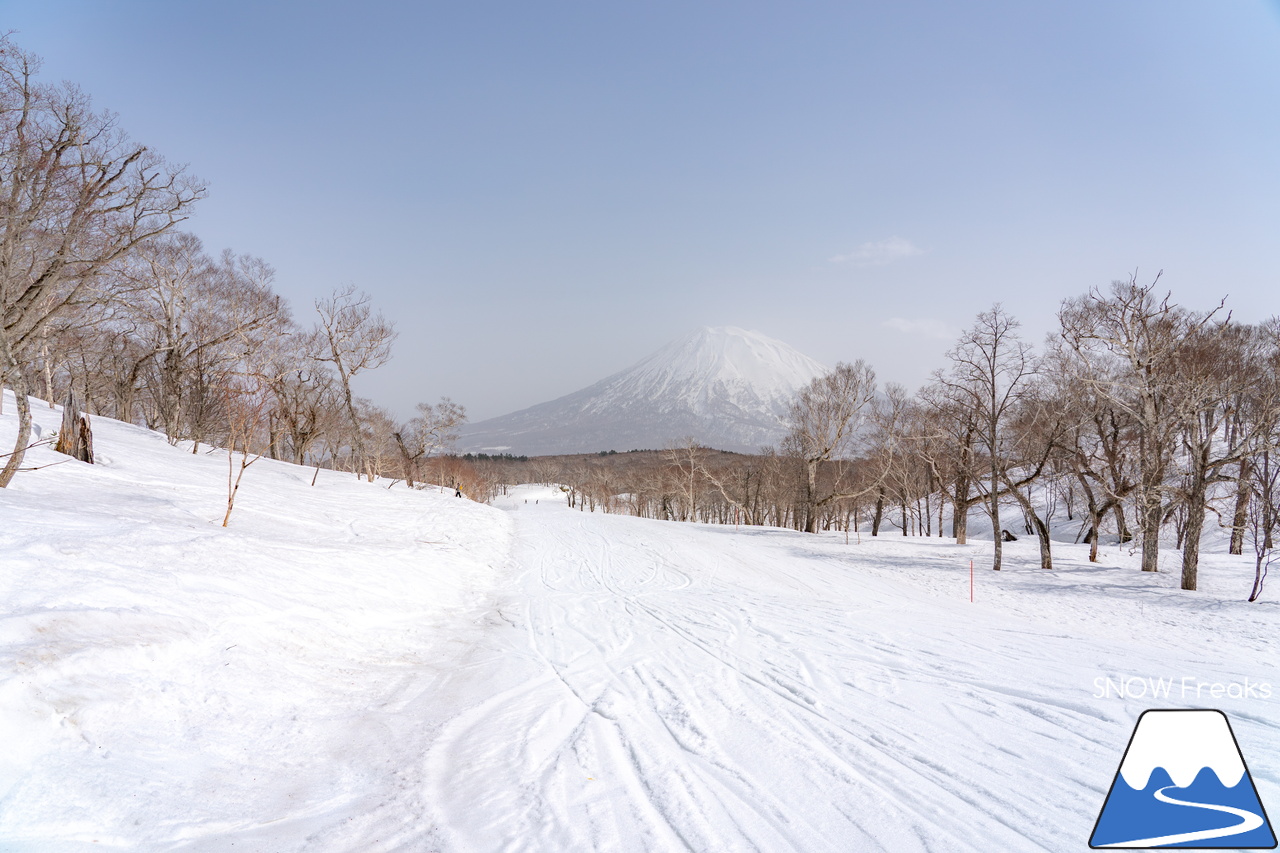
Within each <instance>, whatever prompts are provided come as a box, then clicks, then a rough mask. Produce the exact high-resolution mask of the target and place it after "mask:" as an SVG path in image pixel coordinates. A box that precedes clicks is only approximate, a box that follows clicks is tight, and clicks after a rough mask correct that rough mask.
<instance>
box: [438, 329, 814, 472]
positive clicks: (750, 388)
mask: <svg viewBox="0 0 1280 853" xmlns="http://www.w3.org/2000/svg"><path fill="white" fill-rule="evenodd" d="M825 372H826V368H825V367H823V366H822V365H821V364H819V363H818V362H816V361H814V360H813V359H811V358H809V357H808V356H806V355H803V354H802V353H800V352H797V351H796V350H794V349H792V348H791V347H789V346H787V345H786V344H784V343H783V342H781V341H777V340H774V339H773V338H769V337H766V336H764V335H762V334H760V333H759V332H747V331H744V330H742V329H738V328H734V327H732V326H721V327H704V328H701V329H698V330H697V331H695V332H692V333H690V334H689V335H686V336H685V337H683V338H681V339H679V340H677V341H673V342H672V343H670V344H668V345H667V346H665V347H663V348H662V349H660V350H658V351H657V352H655V353H653V354H652V355H650V356H648V357H647V358H645V359H643V360H641V361H640V362H639V363H638V364H636V365H634V366H632V367H630V368H628V369H626V370H624V371H622V372H621V373H616V374H614V375H613V376H610V377H608V378H606V379H602V380H601V381H599V382H597V383H596V384H594V385H592V386H590V387H588V388H583V389H582V390H581V391H576V392H574V393H573V394H569V395H567V396H564V397H560V398H559V399H556V400H551V401H550V402H547V403H540V404H538V405H536V406H532V407H530V408H528V409H523V410H521V411H518V412H513V413H511V414H509V415H503V416H501V417H497V418H490V419H489V420H486V421H480V422H478V423H475V424H471V425H470V426H468V427H467V428H466V429H465V430H464V431H463V433H462V436H461V438H460V440H459V443H458V447H459V448H460V449H461V450H463V451H476V452H488V453H516V454H528V455H543V454H556V453H589V452H596V451H601V450H619V451H624V450H633V449H660V448H662V447H665V446H667V445H669V444H671V443H672V442H675V441H679V440H681V439H683V438H684V437H686V436H693V437H694V438H696V439H697V440H698V441H699V442H701V443H702V444H704V445H707V446H709V447H715V448H719V449H722V450H739V451H746V452H754V451H756V450H758V449H759V448H760V447H762V446H763V445H766V444H774V443H776V442H778V441H780V440H781V438H782V435H783V433H784V431H785V428H784V426H783V421H782V416H783V415H784V414H785V413H786V410H787V407H788V405H789V404H790V402H791V398H792V396H793V395H794V394H795V392H796V391H797V390H799V389H800V388H801V387H803V386H804V385H806V384H808V383H809V382H810V381H811V380H812V379H813V378H814V377H816V376H820V375H822V374H823V373H825Z"/></svg>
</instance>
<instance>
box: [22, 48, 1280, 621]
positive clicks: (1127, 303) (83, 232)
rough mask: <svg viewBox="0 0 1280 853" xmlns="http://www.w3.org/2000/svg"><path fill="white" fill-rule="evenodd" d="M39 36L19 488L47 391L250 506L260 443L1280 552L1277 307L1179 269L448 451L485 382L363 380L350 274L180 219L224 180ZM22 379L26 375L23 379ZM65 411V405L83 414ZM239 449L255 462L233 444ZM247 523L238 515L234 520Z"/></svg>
mask: <svg viewBox="0 0 1280 853" xmlns="http://www.w3.org/2000/svg"><path fill="white" fill-rule="evenodd" d="M38 70H39V62H38V59H37V58H36V57H34V56H32V55H31V54H28V53H26V52H24V51H22V50H21V49H20V48H18V47H17V46H16V45H15V44H14V43H13V41H12V40H11V39H10V38H9V37H3V38H0V382H2V383H3V385H5V386H7V387H9V388H11V389H13V391H14V392H15V398H16V405H17V415H18V431H17V435H16V438H15V444H14V447H13V449H12V451H10V452H6V453H0V462H2V463H3V465H2V467H0V487H4V486H6V485H8V483H9V482H10V481H11V480H12V479H13V477H14V476H15V474H16V473H17V472H18V471H20V470H21V469H22V465H23V458H24V454H25V451H26V450H27V449H28V448H29V447H31V446H32V445H33V443H35V442H33V440H32V428H31V412H30V402H29V396H42V397H44V398H45V399H46V400H47V401H48V403H49V405H51V406H52V405H53V404H54V402H55V401H57V400H65V401H67V402H69V403H70V402H75V403H76V405H78V406H82V407H84V409H85V410H86V411H89V412H92V413H102V414H106V415H110V416H112V417H115V418H118V419H120V420H123V421H127V422H130V423H138V424H142V425H145V426H147V427H150V428H152V429H156V430H160V431H163V433H164V434H165V435H167V436H168V437H169V440H170V441H171V442H173V443H174V444H178V443H181V442H187V443H188V444H189V447H190V448H191V450H192V452H199V451H200V449H201V448H209V447H219V448H222V449H224V450H225V451H226V452H227V456H228V465H229V473H228V506H227V517H229V516H230V513H231V509H232V507H233V506H234V499H235V494H236V489H237V488H238V484H239V481H240V477H241V476H242V475H243V474H244V471H245V469H246V468H247V467H248V466H249V465H251V464H252V463H253V461H254V460H256V459H257V458H260V457H262V456H270V457H274V458H277V459H284V460H289V461H292V462H295V463H298V464H302V465H309V466H315V467H316V468H317V471H318V470H319V469H320V468H322V467H328V468H335V469H343V470H347V471H350V472H353V473H355V474H357V475H359V476H361V477H364V478H367V479H369V480H370V481H373V480H375V479H377V478H379V477H389V478H391V479H392V480H393V481H402V482H404V483H406V484H407V485H409V486H411V487H412V486H421V485H422V484H423V483H424V481H428V480H430V481H434V482H435V483H437V484H443V483H447V484H449V485H450V487H457V488H460V489H461V490H462V491H464V492H465V493H466V494H467V495H468V496H470V497H473V498H475V499H477V500H487V499H488V498H489V497H490V496H492V495H493V494H494V493H495V491H497V490H501V489H504V488H505V487H506V486H507V485H510V484H513V483H519V482H555V483H560V484H562V485H563V488H564V489H565V490H566V495H567V499H568V500H569V502H570V504H571V505H573V506H577V507H582V508H584V509H596V508H600V509H604V510H606V511H611V512H629V513H632V514H635V515H640V516H646V517H652V518H664V519H671V520H684V521H703V522H714V523H736V524H745V525H776V526H784V527H793V528H795V529H797V530H803V531H808V532H818V531H821V530H827V531H829V530H842V531H844V532H845V533H846V534H850V533H852V534H854V535H860V531H861V530H862V529H863V528H864V527H867V528H869V531H870V533H871V535H881V533H882V532H884V531H885V530H886V529H887V528H891V529H895V530H898V531H900V532H901V533H902V534H903V535H908V534H915V535H926V536H928V535H938V536H941V535H944V525H947V524H949V527H950V529H949V534H948V535H950V536H953V537H954V538H955V539H956V540H957V541H958V542H961V543H963V542H965V541H967V538H968V520H969V517H970V514H971V512H972V511H975V510H977V511H982V512H985V513H986V515H987V516H988V518H989V520H990V523H991V529H992V531H993V539H994V546H995V547H994V554H993V568H995V569H999V568H1000V567H1001V564H1002V559H1003V544H1002V542H1003V538H1004V537H1003V536H1002V535H1001V534H1002V532H1003V531H1004V530H1006V529H1007V528H1008V527H1010V526H1014V527H1016V526H1017V523H1016V521H1015V523H1014V524H1013V525H1010V524H1009V516H1010V515H1011V514H1012V516H1013V517H1014V518H1015V519H1016V520H1020V522H1021V525H1022V530H1023V531H1024V532H1025V533H1027V534H1029V535H1033V536H1035V537H1036V540H1037V541H1038V542H1039V548H1040V561H1041V565H1042V566H1043V567H1044V568H1046V569H1048V568H1052V566H1053V553H1052V540H1051V537H1050V530H1051V529H1052V527H1053V525H1054V524H1055V523H1058V524H1060V523H1061V521H1062V520H1063V519H1064V518H1065V520H1067V521H1072V522H1076V523H1077V524H1078V531H1079V532H1078V537H1079V538H1081V539H1083V540H1085V541H1088V542H1089V543H1090V544H1091V549H1092V553H1091V558H1092V559H1096V558H1097V548H1098V546H1099V542H1100V540H1101V538H1102V537H1103V536H1104V535H1106V536H1110V537H1114V538H1115V539H1116V540H1117V541H1120V542H1128V541H1131V540H1136V543H1137V544H1136V546H1135V547H1139V548H1140V549H1141V554H1142V569H1143V570H1144V571H1156V570H1157V569H1158V567H1159V555H1160V551H1161V548H1162V547H1167V546H1168V545H1169V544H1172V545H1174V546H1175V548H1176V549H1177V550H1178V551H1179V552H1180V555H1179V560H1180V562H1181V581H1182V586H1183V588H1185V589H1195V588H1196V585H1197V572H1198V566H1199V547H1200V541H1201V538H1202V535H1203V533H1204V531H1205V528H1206V526H1207V525H1212V524H1216V525H1219V526H1221V527H1223V528H1224V529H1227V530H1229V531H1230V550H1231V552H1232V553H1235V554H1241V553H1243V549H1244V547H1245V545H1246V543H1248V544H1250V545H1251V546H1252V548H1253V550H1254V556H1255V558H1256V578H1255V583H1254V589H1253V593H1252V598H1256V597H1257V596H1258V594H1259V593H1260V591H1261V588H1262V584H1263V580H1264V579H1265V576H1266V570H1267V567H1268V566H1269V564H1270V562H1271V560H1272V553H1273V543H1274V539H1275V530H1276V527H1277V524H1278V523H1280V517H1278V513H1277V509H1276V501H1277V497H1278V493H1277V488H1278V483H1280V464H1277V463H1278V460H1277V458H1276V450H1277V447H1278V442H1280V321H1277V320H1274V319H1273V320H1270V321H1267V322H1264V323H1261V324H1256V325H1250V324H1244V323H1240V322H1237V321H1235V320H1234V319H1233V318H1232V317H1231V316H1230V314H1229V313H1228V312H1226V311H1225V308H1224V306H1223V305H1221V304H1220V305H1219V306H1218V307H1217V308H1215V309H1213V310H1208V311H1192V310H1189V309H1187V308H1184V307H1182V306H1180V305H1178V304H1176V303H1175V302H1173V301H1172V298H1171V295H1170V294H1168V293H1163V292H1162V291H1161V289H1160V287H1159V277H1158V276H1157V277H1156V279H1155V280H1154V281H1151V282H1148V283H1145V284H1142V283H1139V281H1138V280H1137V278H1136V277H1131V278H1130V279H1129V280H1127V281H1120V282H1115V283H1113V284H1112V286H1111V287H1110V288H1109V289H1094V290H1092V291H1090V292H1089V293H1087V294H1084V295H1082V296H1079V297H1076V298H1073V299H1068V300H1066V301H1064V302H1063V303H1062V306H1061V309H1060V310H1059V312H1058V318H1057V319H1058V329H1057V330H1056V332H1055V333H1054V334H1052V335H1051V336H1050V337H1049V339H1048V340H1047V341H1046V343H1045V345H1044V346H1043V347H1042V348H1041V349H1040V350H1039V351H1036V349H1035V348H1034V347H1033V346H1032V345H1031V343H1030V342H1028V341H1026V340H1025V339H1023V338H1022V337H1021V335H1020V334H1019V325H1018V322H1017V321H1016V320H1015V319H1014V318H1013V317H1011V316H1009V315H1008V314H1007V313H1006V312H1005V311H1004V310H1003V309H1002V308H1001V307H1000V306H999V305H996V306H994V307H993V308H992V309H991V310H989V311H985V312H983V313H981V314H979V315H978V317H977V318H976V320H975V321H974V323H973V324H972V326H971V327H970V328H969V329H967V330H966V331H965V332H964V333H963V335H961V337H960V339H959V340H958V341H957V342H956V343H955V345H954V346H953V347H952V348H951V350H950V351H949V352H948V353H947V360H946V364H945V366H944V367H943V368H942V369H940V370H938V371H937V372H936V373H935V374H934V375H933V377H932V380H931V381H930V382H929V383H928V384H927V385H926V386H925V387H923V388H921V389H919V390H918V391H917V392H915V393H911V392H909V391H908V390H907V389H905V388H903V387H900V386H897V385H893V384H889V385H886V386H884V387H881V386H880V385H879V384H878V383H877V380H876V376H875V372H874V370H873V369H872V368H871V366H870V365H869V364H867V363H866V362H863V361H856V362H854V363H852V364H840V365H838V366H837V367H836V369H835V370H834V371H832V372H831V373H829V374H827V375H826V376H823V377H819V378H818V379H815V380H814V381H813V382H812V383H810V384H809V385H808V386H807V387H806V388H804V389H802V390H801V391H800V392H799V394H798V395H797V397H796V399H795V401H794V404H793V405H792V407H791V410H790V412H789V415H788V418H787V430H788V431H787V434H786V437H785V439H784V440H783V441H781V442H780V443H779V445H778V446H777V447H773V448H764V449H763V450H762V451H761V452H760V453H758V454H753V455H742V454H729V453H721V452H718V451H713V450H709V449H707V448H704V447H700V446H699V445H698V444H697V442H696V441H692V440H690V441H686V442H682V443H680V445H679V446H675V447H671V448H668V449H666V450H663V451H645V452H636V453H622V454H607V455H598V456H575V457H563V458H541V459H539V458H534V459H521V458H515V457H485V456H484V455H483V454H481V455H476V456H471V457H469V458H458V457H454V456H449V455H447V454H445V453H444V451H445V450H447V449H448V447H449V446H450V444H451V442H452V440H453V438H454V437H455V436H456V432H457V429H458V427H459V426H460V425H461V423H462V422H463V420H464V419H465V411H464V409H463V407H462V406H460V405H458V404H456V403H454V402H452V401H450V400H448V399H442V400H440V401H439V402H437V403H421V404H419V405H418V406H417V410H416V414H415V416H414V417H412V418H410V419H409V420H407V421H405V422H398V421H397V420H396V418H394V417H393V416H392V415H391V414H390V413H388V412H387V411H386V410H384V409H382V408H379V407H378V406H376V405H374V404H373V403H371V402H370V401H368V400H364V399H361V398H359V397H358V396H356V394H355V393H354V390H353V382H354V380H355V379H356V378H357V377H358V376H360V375H361V374H364V373H366V372H368V371H371V370H374V369H376V368H378V367H379V366H381V365H382V364H384V363H385V362H386V361H387V360H388V359H389V358H390V355H391V348H392V345H393V343H394V341H395V337H396V332H395V328H394V326H393V324H392V323H390V322H388V321H387V320H386V319H385V318H384V317H383V316H382V315H381V314H380V313H379V312H377V311H376V310H375V309H374V308H373V306H372V305H371V302H370V299H369V297H368V295H366V294H364V293H362V292H360V291H359V290H358V289H357V288H355V287H354V286H347V287H341V288H338V289H337V290H335V291H333V292H332V293H331V294H330V295H329V296H327V297H325V298H322V299H318V300H316V301H315V303H314V305H313V306H312V308H313V309H314V312H313V313H309V316H308V318H306V319H304V320H299V319H297V318H295V317H294V316H293V315H292V313H291V311H290V308H289V306H288V305H287V303H286V302H285V301H284V300H283V299H282V298H281V297H280V296H279V295H278V294H277V293H275V292H274V290H273V287H272V286H273V283H274V271H273V270H272V268H271V267H270V265H269V264H268V263H267V262H266V261H264V260H262V259H260V258H255V257H251V256H248V255H238V254H235V253H234V252H232V251H229V250H228V251H224V252H222V253H221V254H217V255H215V254H210V253H209V252H207V251H206V250H205V248H204V247H203V245H202V244H201V242H200V240H199V239H198V238H197V237H196V236H195V235H193V234H190V233H186V232H184V231H182V230H181V228H180V226H181V225H182V223H183V222H185V221H186V220H187V218H188V217H189V216H190V214H191V211H192V210H193V208H194V206H195V205H196V204H197V203H198V202H199V201H200V200H201V199H202V198H204V197H205V195H206V189H205V187H204V185H203V183H202V182H200V181H199V180H198V179H196V178H195V177H194V176H192V175H191V174H189V173H188V172H187V170H186V169H185V168H184V167H181V166H177V165H174V164H171V163H169V162H168V161H166V160H165V159H164V158H163V157H161V156H160V155H158V154H156V153H155V152H152V151H150V150H149V149H148V148H146V147H145V146H142V145H139V144H138V143H136V142H134V141H132V140H131V139H130V138H129V137H128V136H127V135H126V134H125V133H124V132H123V131H122V130H121V129H120V128H119V127H118V126H117V120H116V117H115V116H114V115H112V114H111V113H107V112H98V111H95V110H94V109H93V108H92V105H91V103H90V101H89V99H88V98H87V97H86V96H85V95H84V94H83V93H82V92H81V91H80V90H79V89H77V88H76V87H75V86H73V85H70V84H66V83H63V84H56V85H54V84H48V83H43V82H40V81H39V80H38V75H37V72H38ZM0 400H2V398H0ZM64 422H67V421H65V419H64ZM237 458H238V460H239V461H238V469H237V462H236V459H237ZM224 523H225V519H224Z"/></svg>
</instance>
